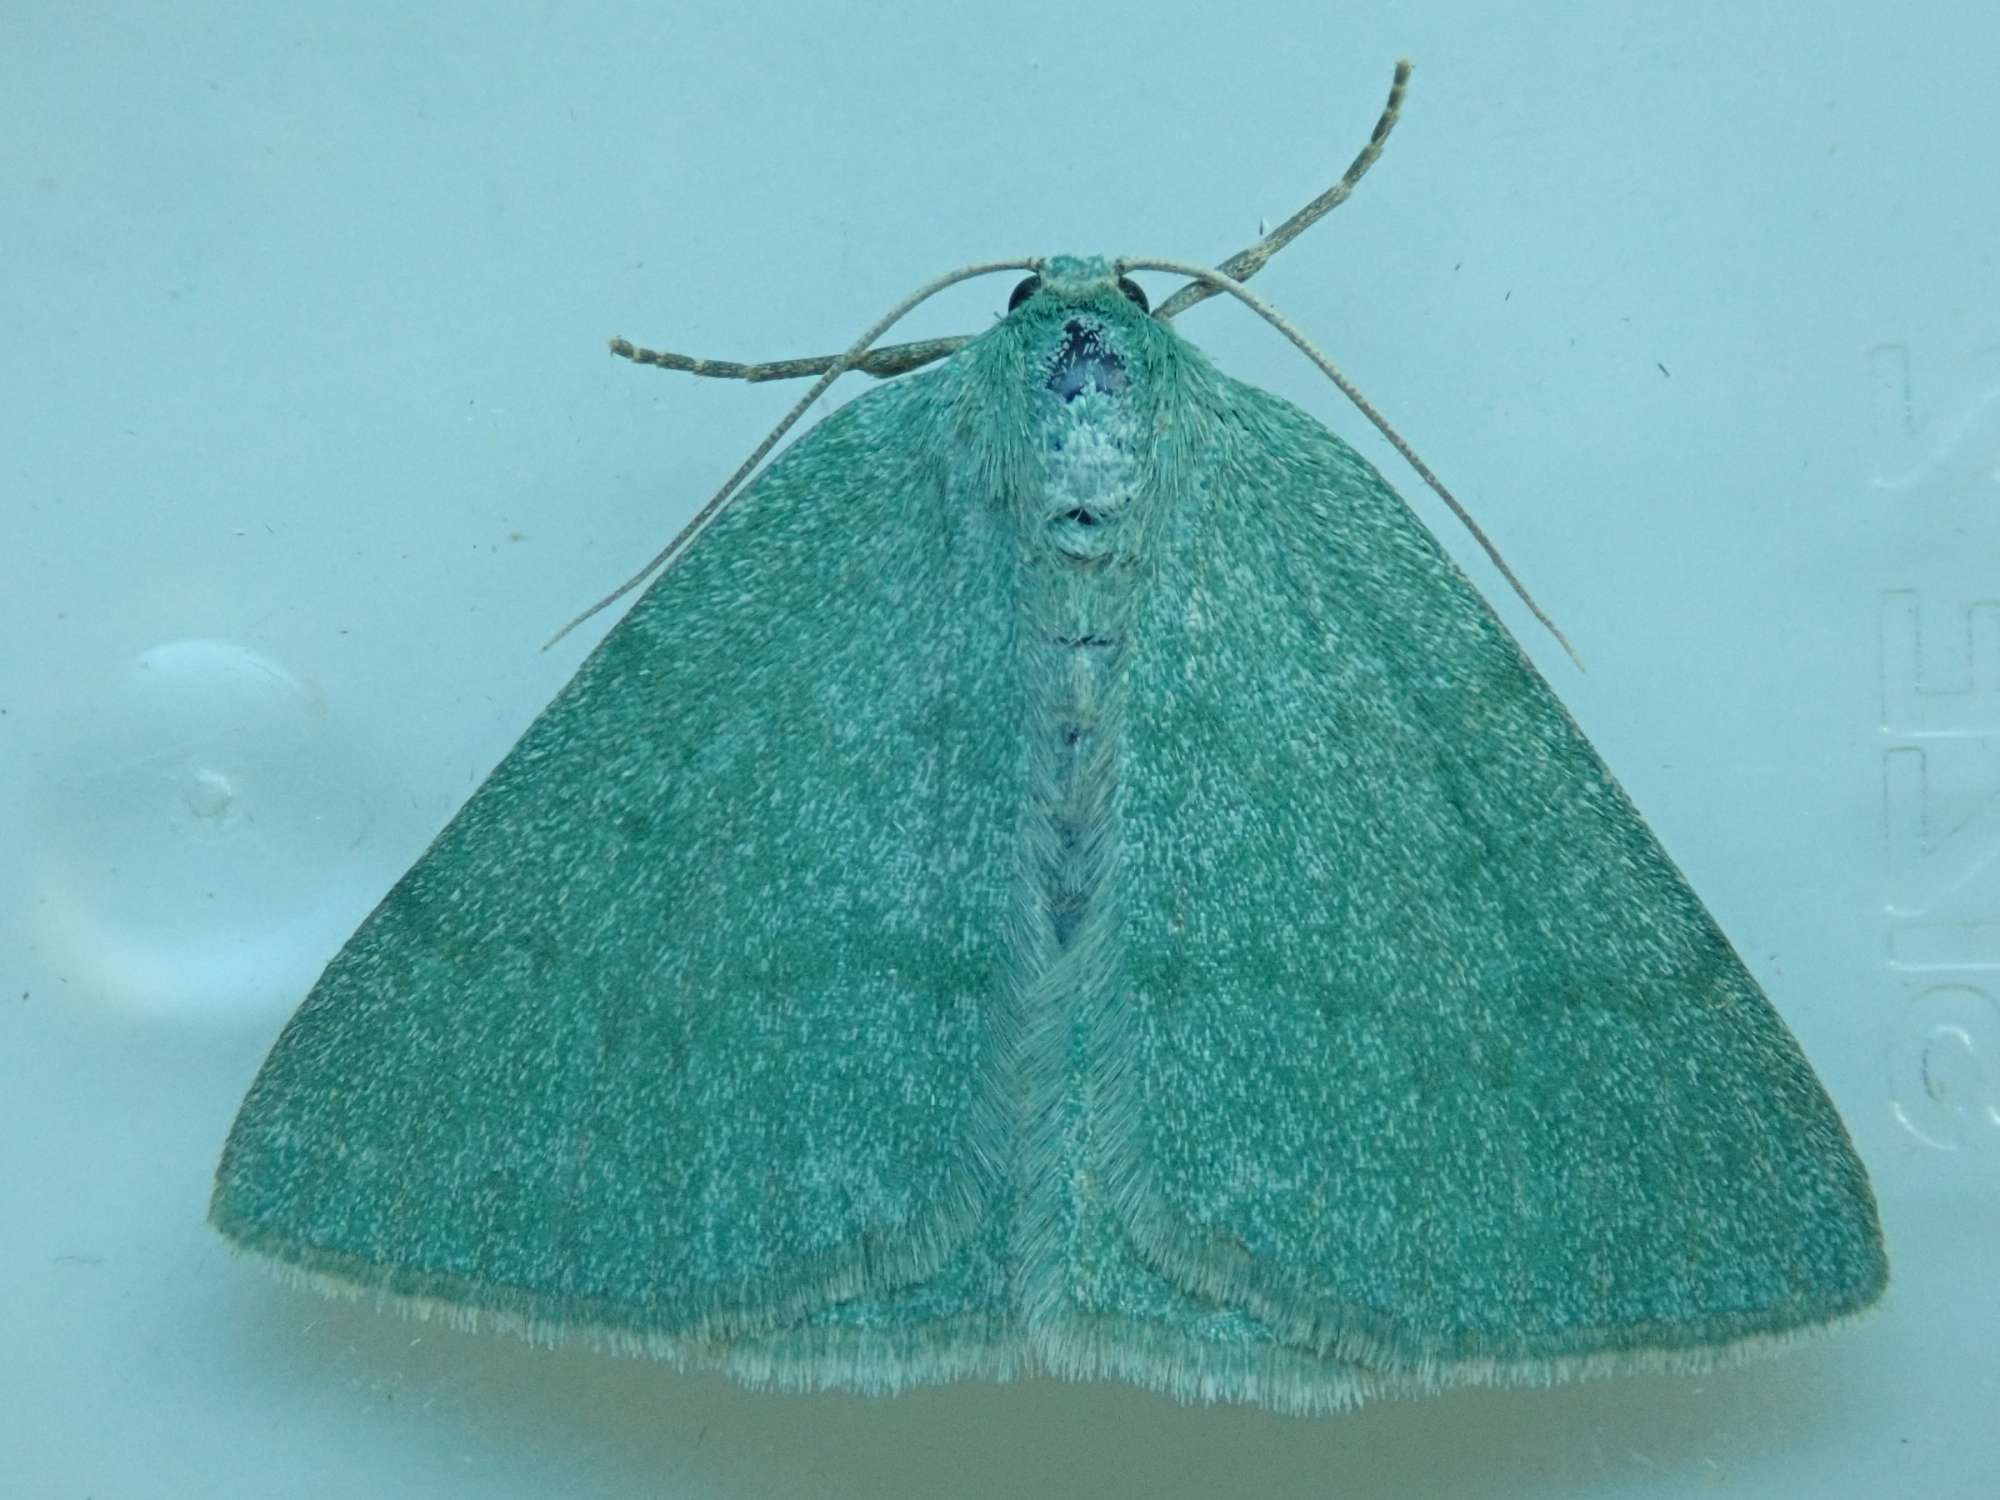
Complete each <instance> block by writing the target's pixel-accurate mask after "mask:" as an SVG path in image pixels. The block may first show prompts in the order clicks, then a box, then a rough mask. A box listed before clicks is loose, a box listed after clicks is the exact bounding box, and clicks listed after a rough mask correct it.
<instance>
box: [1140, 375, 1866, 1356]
mask: <svg viewBox="0 0 2000 1500" xmlns="http://www.w3.org/2000/svg"><path fill="white" fill-rule="evenodd" d="M1202 420H1204V421H1213V422H1214V423H1215V424H1216V427H1215V431H1214V433H1213V443H1212V445H1211V446H1210V447H1209V449H1208V468H1207V469H1206V471H1205V476H1204V482H1203V483H1202V484H1201V485H1199V486H1197V492H1196V493H1195V495H1194V503H1192V504H1188V505H1185V506H1181V507H1178V508H1176V509H1175V511H1174V513H1173V514H1172V515H1171V516H1169V517H1166V518H1163V519H1162V521H1161V522H1160V524H1161V525H1163V526H1165V527H1167V528H1168V532H1167V535H1166V536H1164V537H1163V538H1162V539H1161V545H1160V550H1159V556H1160V558H1161V561H1160V571H1159V575H1158V577H1157V578H1156V579H1155V581H1154V583H1153V586H1152V587H1151V589H1150V590H1149V592H1148V595H1147V601H1148V602H1147V603H1146V604H1145V606H1144V610H1145V615H1144V617H1143V618H1142V619H1141V621H1140V622H1139V624H1138V626H1137V628H1136V630H1135V632H1134V642H1135V644H1134V651H1135V656H1134V659H1133V667H1132V671H1133V678H1132V686H1131V692H1130V697H1129V707H1128V710H1127V718H1126V734H1127V740H1126V752H1127V753H1126V760H1125V770H1124V776H1125V782H1124V788H1123V794H1122V795H1123V800H1122V802H1121V837H1122V839H1123V841H1124V846H1125V851H1126V858H1125V865H1124V869H1125V874H1124V876H1123V877H1122V878H1123V893H1122V912H1123V915H1122V926H1123V931H1124V934H1125V950H1124V951H1125V963H1126V965H1127V970H1126V976H1125V978H1126V986H1127V989H1128V990H1129V992H1130V994H1131V996H1132V999H1133V1003H1134V1004H1135V1005H1136V1006H1137V1008H1138V1018H1139V1019H1138V1024H1139V1027H1140V1031H1139V1037H1140V1041H1139V1046H1138V1051H1137V1053H1136V1057H1137V1059H1138V1061H1137V1063H1136V1065H1135V1072H1134V1074H1133V1079H1132V1082H1131V1083H1130V1085H1129V1089H1130V1094H1129V1097H1128V1099H1127V1100H1126V1104H1127V1106H1128V1111H1129V1112H1128V1114H1127V1116H1126V1117H1127V1118H1128V1119H1130V1120H1131V1121H1132V1122H1133V1124H1132V1129H1131V1131H1130V1135H1129V1139H1128V1141H1127V1150H1128V1152H1129V1156H1128V1158H1127V1162H1126V1166H1127V1169H1128V1171H1129V1173H1130V1176H1129V1178H1128V1180H1127V1183H1126V1184H1125V1186H1126V1189H1127V1191H1126V1194H1125V1201H1127V1202H1128V1203H1129V1204H1130V1205H1132V1206H1131V1208H1130V1211H1129V1227H1130V1228H1131V1230H1132V1232H1133V1235H1134V1239H1135V1242H1136V1243H1138V1244H1139V1245H1140V1246H1141V1247H1143V1249H1144V1251H1145V1253H1146V1254H1147V1256H1148V1258H1149V1259H1150V1260H1151V1261H1153V1262H1154V1263H1155V1264H1156V1265H1158V1266H1159V1267H1161V1268H1162V1269H1164V1270H1165V1271H1167V1272H1168V1274H1169V1275H1170V1276H1171V1277H1172V1278H1173V1279H1174V1280H1176V1281H1177V1282H1179V1283H1180V1284H1181V1285H1182V1286H1183V1287H1184V1288H1185V1289H1187V1290H1190V1291H1193V1292H1195V1293H1198V1294H1201V1295H1206V1296H1210V1297H1214V1298H1218V1299H1220V1300H1222V1301H1223V1302H1225V1303H1228V1304H1230V1305H1235V1306H1239V1307H1242V1308H1244V1309H1245V1310H1246V1311H1249V1312H1251V1313H1253V1314H1254V1315H1256V1316H1258V1317H1260V1318H1262V1319H1263V1320H1265V1321H1266V1322H1267V1324H1268V1325H1269V1326H1270V1327H1271V1328H1272V1329H1273V1330H1274V1331H1275V1332H1276V1333H1277V1334H1278V1335H1279V1336H1280V1337H1281V1338H1283V1339H1285V1340H1287V1341H1289V1342H1291V1343H1292V1344H1293V1345H1294V1346H1300V1345H1302V1346H1304V1347H1305V1348H1306V1349H1308V1350H1310V1351H1311V1352H1313V1353H1315V1354H1318V1355H1320V1356H1321V1357H1323V1358H1328V1359H1333V1360H1337V1361H1343V1362H1351V1363H1352V1364H1354V1365H1356V1366H1359V1367H1361V1368H1362V1369H1366V1370H1374V1371H1377V1372H1382V1373H1385V1374H1389V1373H1393V1374H1397V1375H1400V1376H1401V1377H1403V1378H1405V1379H1410V1378H1415V1379H1418V1380H1419V1381H1420V1382H1423V1383H1435V1382H1450V1381H1458V1380H1480V1379H1492V1378H1500V1377H1499V1376H1498V1375H1497V1373H1496V1372H1497V1371H1499V1370H1501V1369H1504V1368H1516V1369H1517V1373H1516V1376H1515V1377H1514V1378H1519V1373H1518V1370H1519V1368H1526V1369H1527V1370H1529V1372H1530V1373H1531V1375H1532V1374H1533V1373H1537V1372H1538V1373H1543V1374H1546V1373H1557V1372H1559V1371H1561V1370H1574V1369H1577V1368H1581V1367H1586V1366H1601V1365H1617V1364H1623V1363H1632V1364H1673V1363H1680V1364H1688V1365H1698V1364H1701V1363H1704V1362H1707V1361H1708V1360H1710V1359H1711V1358H1712V1357H1713V1356H1714V1355H1715V1354H1716V1352H1717V1351H1720V1350H1724V1349H1727V1348H1731V1347H1734V1346H1738V1345H1746V1344H1753V1343H1757V1342H1760V1341H1763V1340H1766V1339H1769V1338H1776V1337H1782V1336H1784V1335H1786V1334H1787V1333H1789V1332H1791V1331H1794V1330H1798V1329H1801V1328H1803V1327H1808V1326H1811V1325H1814V1324H1819V1323H1823V1322H1827V1321H1831V1320H1834V1319H1837V1318H1839V1317H1841V1316H1842V1315H1844V1314H1847V1313H1850V1312H1852V1311H1854V1310H1856V1309H1858V1308H1860V1307H1862V1306H1864V1305H1865V1304H1867V1303H1868V1302H1870V1301H1872V1300H1873V1299H1874V1297H1875V1296H1876V1295H1877V1293H1878V1292H1879V1290H1880V1289H1881V1287H1882V1285H1883V1282H1884V1278H1885V1275H1886V1267H1885V1261H1884V1259H1883V1252H1882V1247H1881V1239H1880V1231H1879V1228H1878V1225H1877V1222H1876V1214H1875V1207H1874V1202H1873V1199H1872V1197H1871V1194H1870V1190H1869V1187H1868V1183H1867V1179H1866V1175H1865V1173H1864V1170H1863V1168H1862V1166H1861V1164H1860V1162H1859V1161H1858V1159H1857V1158H1856V1156H1855V1154H1854V1152H1853V1150H1852V1148H1851V1146H1850V1144H1849V1142H1848V1139H1847V1136H1846V1133H1845V1131H1844V1129H1843V1127H1842V1125H1841V1122H1840V1120H1839V1118H1838V1116H1837V1115H1836V1114H1835V1112H1834V1110H1833V1107H1832V1106H1831V1104H1830V1103H1829V1101H1828V1099H1827V1097H1826V1095H1825V1094H1824V1092H1823V1091H1822V1089H1821V1087H1820V1085H1819V1083H1818V1081H1817V1080H1816V1079H1815V1077H1814V1075H1813V1073H1812V1071H1811V1069H1810V1067H1809V1066H1808V1064H1807V1063H1806V1061H1805V1059H1804V1057H1803V1056H1802V1055H1801V1053H1800V1051H1799V1048H1798V1046H1797V1045H1796V1043H1795V1042H1794V1040H1793V1039H1792V1037H1791V1036H1790V1034H1789V1033H1788V1032H1787V1031H1786V1029H1785V1027H1784V1025H1783V1023H1782V1022H1781V1021H1780V1020H1779V1018H1778V1016H1777V1015H1776V1013H1775V1012H1774V1011H1773V1010H1772V1008H1771V1006H1770V1004H1769V1003H1768V1002H1767V1000H1766V999H1765V998H1764V996H1763V995H1762V994H1761V993H1760V991H1759V989H1758V986H1757V984H1756V983H1755V981H1754V980H1753V979H1752V978H1751V976H1750V975H1749V973H1748V972H1747V971H1746V970H1745V968H1744V966H1743V964H1742V963H1741V961H1740V960H1739V959H1738V957H1737V955H1736V954H1735V953H1734V952H1733V951H1732V949H1731V947H1730V944H1729V942H1728V941H1727V939H1726V938H1725V937H1724V935H1723V934H1722V932H1721V931H1720V930H1718V928H1717V926H1716V924H1715V922H1714V921H1713V920H1712V918H1711V917H1710V915H1709V914H1708V912H1707V911H1706V910H1705V909H1704V908H1703V906H1702V905H1701V903H1700V901H1699V900H1698V899H1697V898H1696V897H1695V895H1694V894H1693V893H1692V892H1691V891H1690V889H1689V888H1688V886H1687V884H1686V882H1685V881H1684V880H1683V878H1682V877H1681V875H1680V873H1679V872H1678V871H1677V870H1676V868H1675V866H1674V865H1673V863H1672V862H1671V861H1670V859H1669V858H1668V857H1667V855H1666V854H1665V853H1664V852H1663V851H1662V850H1661V848H1660V846H1659V844H1658V843H1657V842H1656V840H1655V839H1654V837H1653V836H1652V834H1651V833H1650V831H1649V830H1648V828H1647V826H1646V824H1645V823H1644V821H1643V820H1642V819H1641V818H1640V816H1639V814H1638V813H1637V812H1636V811H1635V810H1634V808H1633V807H1632V805H1631V803H1630V802H1629V801H1628V800H1627V799H1626V797H1625V795H1624V793H1623V792H1622V791H1621V790H1620V788H1619V787H1618V785H1617V784H1616V782H1615V781H1614V780H1613V778H1612V776H1611V775H1610V773H1609V772H1608V771H1607V770H1606V768H1605V767H1604V765H1603V764H1602V763H1601V761H1600V760H1599V759H1598V757H1597V755H1596V754H1595V752H1594V751H1593V750H1592V748H1591V747H1590V745H1589V744H1588V742H1587V741H1586V740H1585V739H1584V737H1583V735H1582V733H1581V732H1580V731H1579V730H1578V729H1577V727H1576V726H1575V724H1574V723H1573V722H1572V721H1571V719H1570V718H1569V716H1568V714H1567V713H1566V711H1565V710H1564V709H1563V707H1562V706H1561V704H1560V703H1559V702H1558V700H1557V699H1556V698H1555V696H1554V695H1553V693H1552V692H1551V691H1550V689H1549V688H1548V686H1547V685H1546V684H1545V683H1544V682H1543V680H1542V679H1541V678H1540V677H1539V676H1538V675H1537V673H1536V672H1535V671H1534V669H1533V668H1532V666H1530V665H1529V664H1528V662H1527V661H1526V659H1525V658H1524V657H1523V656H1522V654H1521V653H1520V651H1519V649H1518V647H1517V646H1516V645H1515V644H1514V642H1513V641H1512V640H1511V639H1510V638H1509V637H1508V636H1507V635H1506V633H1505V632H1504V630H1503V629H1502V627H1501V626H1500V625H1499V624H1498V622H1497V621H1496V620H1495V618H1494V616H1493V615H1492V614H1491V612H1490V611H1489V610H1488V608H1487V607H1486V605H1485V604H1484V603H1483V601H1482V600H1481V599H1480V598H1479V596H1478V595H1477V594H1476V593H1475V592H1474V591H1473V589H1472V587H1471V585H1470V584H1469V583H1468V582H1467V581H1466V579H1465V578H1464V576H1463V575H1462V574H1460V572H1459V571H1458V570H1457V568H1456V567H1455V566H1454V565H1453V564H1452V563H1451V562H1450V560H1449V559H1448V558H1446V557H1445V556H1444V555H1443V553H1441V552H1440V550H1439V549H1438V547H1437V545H1436V544H1435V542H1434V541H1433V540H1432V538H1431V537H1430V535H1429V534H1428V533H1427V532H1426V531H1425V530H1424V529H1423V528H1422V527H1421V526H1420V525H1418V524H1417V523H1416V522H1415V521H1414V520H1413V519H1412V518H1411V517H1410V515H1409V513H1408V512H1407V511H1406V509H1405V508H1404V507H1403V505H1402V504H1401V502H1400V501H1399V500H1398V499H1397V498H1396V496H1395V495H1394V494H1393V493H1392V492H1391V491H1390V489H1389V488H1388V486H1387V485H1386V484H1385V483H1384V482H1383V481H1382V479H1381V478H1380V476H1379V475H1377V474H1376V473H1375V472H1374V470H1373V469H1372V468H1370V467H1369V466H1368V465H1367V464H1366V463H1365V462H1364V461H1363V460H1362V459H1361V458H1360V457H1359V456H1358V455H1357V454H1355V453H1354V452H1353V451H1352V450H1351V449H1349V448H1348V447H1346V446H1345V445H1344V444H1342V443H1341V442H1340V441H1339V440H1338V439H1337V438H1335V437H1333V436H1332V434H1330V433H1328V432H1327V431H1326V430H1325V429H1324V428H1323V427H1321V426H1320V425H1319V424H1318V423H1316V422H1314V421H1313V420H1312V419H1311V418H1310V417H1308V416H1306V415H1305V414H1304V413H1302V412H1300V411H1298V410H1297V409H1295V408H1293V407H1291V406H1289V405H1288V404H1286V403H1284V402H1282V401H1279V400H1277V399H1276V398H1274V397H1271V396H1270V395H1268V394H1266V393H1263V392H1259V391H1256V390H1254V389H1252V388H1250V387H1247V386H1243V385H1241V384H1239V383H1237V382H1234V381H1225V382H1224V389H1223V399H1222V400H1221V401H1220V402H1219V403H1218V404H1217V409H1215V410H1211V411H1209V412H1206V413H1204V415H1203V418H1202Z"/></svg>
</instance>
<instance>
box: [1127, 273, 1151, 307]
mask: <svg viewBox="0 0 2000 1500" xmlns="http://www.w3.org/2000/svg"><path fill="white" fill-rule="evenodd" d="M1118 290H1119V291H1121V292H1123V293H1124V294H1125V295H1126V296H1128V297H1130V298H1131V299H1132V300H1133V301H1134V302H1136V303H1138V304H1139V311H1140V312H1151V311H1152V310H1153V304H1152V303H1150V302H1148V301H1147V300H1146V293H1145V291H1144V289H1142V288H1141V287H1140V285H1139V283H1138V282H1136V281H1134V280H1132V278H1131V277H1129V276H1120V277H1119V278H1118Z"/></svg>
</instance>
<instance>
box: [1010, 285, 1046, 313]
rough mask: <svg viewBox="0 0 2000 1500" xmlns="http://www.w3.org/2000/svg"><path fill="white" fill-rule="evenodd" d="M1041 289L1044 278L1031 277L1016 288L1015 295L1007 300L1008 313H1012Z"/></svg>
mask: <svg viewBox="0 0 2000 1500" xmlns="http://www.w3.org/2000/svg"><path fill="white" fill-rule="evenodd" d="M1041 289H1042V278H1041V277H1039V276H1030V277H1029V278H1028V279H1027V280H1026V281H1024V282H1022V283H1021V284H1020V285H1019V286H1017V287H1015V288H1014V295H1013V296H1011V297H1009V298H1008V299H1007V311H1008V312H1012V311H1013V310H1014V309H1015V308H1017V307H1019V306H1020V305H1021V304H1022V303H1023V302H1026V301H1027V300H1028V299H1029V298H1030V297H1032V296H1034V295H1035V293H1037V292H1039V291H1040V290H1041Z"/></svg>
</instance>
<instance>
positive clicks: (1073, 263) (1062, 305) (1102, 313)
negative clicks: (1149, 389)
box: [1007, 256, 1152, 402]
mask: <svg viewBox="0 0 2000 1500" xmlns="http://www.w3.org/2000/svg"><path fill="white" fill-rule="evenodd" d="M1007 313H1008V320H1009V321H1010V322H1013V323H1014V324H1015V325H1016V327H1017V328H1019V329H1020V331H1021V334H1022V336H1024V337H1025V338H1027V339H1028V340H1029V348H1030V350H1031V351H1032V353H1031V356H1030V357H1031V358H1034V359H1037V360H1038V361H1039V362H1040V365H1041V374H1040V379H1041V382H1042V384H1043V385H1045V386H1047V388H1048V389H1049V390H1051V391H1053V392H1054V393H1055V394H1056V395H1057V396H1059V397H1061V398H1062V400H1063V401H1065V402H1069V401H1074V400H1075V399H1076V398H1077V397H1079V396H1081V395H1084V394H1086V393H1091V392H1095V393H1098V394H1101V395H1104V396H1117V395H1119V394H1121V393H1122V392H1123V391H1124V390H1125V388H1126V386H1127V385H1128V383H1129V381H1130V365H1131V362H1132V360H1133V359H1134V357H1135V356H1137V354H1138V350H1139V349H1140V348H1141V347H1143V346H1144V344H1145V343H1146V342H1147V338H1148V335H1149V334H1150V333H1151V332H1152V319H1151V317H1150V315H1149V309H1148V305H1147V302H1146V294H1145V293H1144V292H1143V291H1141V290H1140V289H1139V285H1138V283H1136V282H1134V281H1132V280H1131V279H1130V278H1128V277H1126V276H1122V275H1120V274H1119V272H1118V268H1117V267H1116V266H1115V265H1114V264H1113V263H1111V262H1110V261H1107V260H1101V259H1097V258H1095V257H1092V258H1084V257H1080V256H1055V257H1052V258H1051V259H1049V260H1046V261H1044V262H1042V265H1041V267H1040V269H1039V270H1038V271H1037V272H1036V273H1035V274H1034V275H1032V276H1030V277H1028V278H1027V279H1026V280H1025V281H1023V282H1022V283H1021V284H1020V285H1019V286H1017V287H1015V288H1014V295H1013V297H1012V298H1011V299H1010V300H1009V301H1008V304H1007Z"/></svg>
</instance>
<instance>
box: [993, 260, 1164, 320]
mask: <svg viewBox="0 0 2000 1500" xmlns="http://www.w3.org/2000/svg"><path fill="white" fill-rule="evenodd" d="M1112 292H1115V293H1117V294H1118V295H1119V296H1121V297H1123V298H1124V299H1125V300H1126V301H1128V302H1130V303H1132V304H1133V305H1134V306H1136V307H1137V308H1138V309H1139V311H1140V312H1142V313H1144V312H1150V311H1151V310H1152V304H1151V303H1149V302H1148V301H1147V300H1146V293H1145V290H1144V289H1143V288H1142V287H1141V286H1140V285H1139V283H1138V282H1136V281H1134V280H1132V278H1131V277H1129V276H1121V275H1119V274H1118V268H1117V267H1116V266H1115V265H1113V264H1112V263H1111V262H1110V261H1108V260H1104V259H1102V258H1101V257H1099V256H1094V255H1091V256H1081V255H1055V256H1051V257H1049V259H1048V260H1046V261H1044V262H1043V263H1042V268H1041V270H1039V271H1037V272H1036V273H1035V274H1034V275H1032V276H1030V277H1027V278H1026V279H1025V280H1023V281H1022V282H1021V283H1020V284H1019V285H1018V286H1016V287H1015V288H1014V294H1013V295H1012V296H1011V297H1009V298H1008V299H1007V311H1008V312H1013V311H1014V310H1015V309H1016V308H1018V307H1020V306H1022V305H1023V304H1024V303H1026V302H1028V301H1030V300H1032V299H1033V298H1036V297H1054V298H1058V299H1060V300H1062V301H1065V302H1083V303H1088V302H1095V301H1098V300H1100V299H1101V298H1103V297H1104V296H1105V295H1106V294H1108V293H1112Z"/></svg>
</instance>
